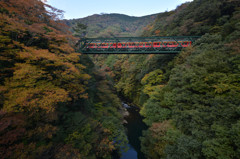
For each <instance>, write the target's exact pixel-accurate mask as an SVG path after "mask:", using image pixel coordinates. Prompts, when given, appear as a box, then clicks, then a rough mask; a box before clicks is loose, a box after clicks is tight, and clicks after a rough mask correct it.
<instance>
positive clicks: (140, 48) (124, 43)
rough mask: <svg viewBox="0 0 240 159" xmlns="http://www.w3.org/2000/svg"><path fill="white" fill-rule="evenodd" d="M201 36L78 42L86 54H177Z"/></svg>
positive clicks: (82, 51) (87, 39)
mask: <svg viewBox="0 0 240 159" xmlns="http://www.w3.org/2000/svg"><path fill="white" fill-rule="evenodd" d="M198 38H199V36H175V37H119V38H85V39H81V40H79V42H78V51H79V52H81V53H84V54H176V53H178V52H179V51H181V50H182V48H185V47H188V46H191V45H192V43H193V42H194V41H195V40H197V39H198Z"/></svg>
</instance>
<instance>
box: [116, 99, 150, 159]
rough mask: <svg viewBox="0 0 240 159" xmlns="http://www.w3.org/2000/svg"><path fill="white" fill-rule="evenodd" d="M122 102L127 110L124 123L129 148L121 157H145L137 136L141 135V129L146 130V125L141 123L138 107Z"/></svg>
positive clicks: (128, 158)
mask: <svg viewBox="0 0 240 159" xmlns="http://www.w3.org/2000/svg"><path fill="white" fill-rule="evenodd" d="M122 104H123V106H124V107H125V108H126V109H127V111H128V112H129V115H128V116H126V117H125V120H126V121H127V123H125V124H124V126H125V127H126V129H127V136H128V141H129V144H128V146H129V150H128V151H127V152H123V154H122V157H121V159H145V157H144V154H143V153H142V152H141V142H140V139H139V137H140V136H142V131H143V130H146V129H147V126H146V124H144V123H143V121H142V120H143V117H142V116H141V115H140V114H139V110H140V109H139V108H137V107H134V106H129V105H127V104H125V103H122Z"/></svg>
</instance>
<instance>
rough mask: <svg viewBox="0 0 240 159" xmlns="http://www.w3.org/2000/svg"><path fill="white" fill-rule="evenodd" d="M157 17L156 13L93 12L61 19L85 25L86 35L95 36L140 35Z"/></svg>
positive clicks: (70, 24) (69, 24) (69, 22)
mask: <svg viewBox="0 0 240 159" xmlns="http://www.w3.org/2000/svg"><path fill="white" fill-rule="evenodd" d="M156 17H157V14H154V15H148V16H143V17H133V16H127V15H124V14H94V15H91V16H88V17H85V18H80V19H72V20H63V22H64V23H66V24H67V25H68V26H71V27H73V28H74V27H76V26H77V24H79V23H80V24H84V25H86V26H87V29H86V36H87V37H88V38H96V37H105V38H109V37H129V36H140V35H141V34H142V32H143V29H144V28H145V27H146V26H147V25H148V24H149V23H151V22H153V21H154V20H155V19H156Z"/></svg>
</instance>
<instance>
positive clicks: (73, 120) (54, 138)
mask: <svg viewBox="0 0 240 159" xmlns="http://www.w3.org/2000/svg"><path fill="white" fill-rule="evenodd" d="M61 15H62V11H60V10H58V9H56V8H53V7H51V6H49V5H47V4H44V3H43V2H42V1H39V0H1V1H0V26H1V30H0V41H1V43H0V50H1V52H0V92H1V94H0V95H1V96H0V108H1V110H0V156H1V157H0V158H2V159H7V158H12V159H13V158H16V159H19V158H22V159H28V158H41V159H43V158H44V159H47V158H57V159H64V158H66V159H69V158H83V159H84V158H86V159H91V158H93V159H94V158H111V156H112V153H113V151H115V150H119V149H120V148H121V149H123V148H124V147H125V146H126V144H127V137H126V135H125V130H124V127H123V125H122V115H121V114H120V113H119V111H120V110H121V102H120V100H119V98H118V97H117V96H116V95H115V93H114V92H113V91H114V90H113V89H112V88H111V85H110V84H109V83H108V82H107V80H105V77H104V73H102V72H100V71H98V70H95V66H94V64H93V63H92V62H91V60H90V59H89V58H88V57H87V56H84V55H81V54H79V53H76V52H75V50H74V47H73V46H74V44H75V42H76V38H74V37H73V36H72V35H71V33H70V32H68V28H66V26H64V25H63V24H62V23H60V22H59V18H61Z"/></svg>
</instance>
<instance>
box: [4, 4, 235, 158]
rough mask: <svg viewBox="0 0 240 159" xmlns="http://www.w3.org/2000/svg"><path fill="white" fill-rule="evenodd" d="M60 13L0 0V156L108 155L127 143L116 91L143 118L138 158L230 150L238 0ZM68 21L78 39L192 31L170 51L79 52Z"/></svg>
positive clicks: (225, 154)
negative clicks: (81, 28) (183, 44)
mask: <svg viewBox="0 0 240 159" xmlns="http://www.w3.org/2000/svg"><path fill="white" fill-rule="evenodd" d="M62 14H63V13H62V11H61V10H58V9H56V8H54V7H52V6H49V5H47V4H45V3H44V2H42V1H40V0H1V1H0V26H1V28H0V109H1V110H0V156H1V158H4V159H8V158H11V159H15V158H16V159H17V158H24V159H28V158H44V159H45V158H46V159H47V158H56V159H65V158H66V159H68V158H76V159H77V158H83V159H94V158H112V157H113V155H112V154H113V153H114V152H117V151H118V152H120V151H119V150H121V151H122V150H123V149H125V148H126V147H127V146H126V145H127V142H128V141H127V136H126V133H125V129H124V126H123V115H122V114H121V111H122V105H121V100H120V99H119V96H121V97H123V98H125V99H127V100H128V101H129V102H131V103H134V105H136V106H138V107H139V108H140V109H141V111H140V113H141V115H142V116H144V117H145V118H144V122H145V123H146V124H147V126H148V129H147V130H146V131H144V133H143V136H142V137H141V149H142V152H143V153H144V154H145V156H146V158H149V159H160V158H163V159H200V158H207V159H215V158H216V159H238V158H240V157H239V156H240V45H239V43H240V1H239V0H211V1H209V0H194V1H193V2H188V3H184V4H182V5H180V6H178V7H177V8H176V9H175V10H172V11H169V12H164V13H160V14H158V15H150V16H145V17H142V18H134V17H128V16H125V15H118V14H113V15H111V14H109V15H108V14H104V15H93V16H90V17H87V18H88V20H86V19H87V18H86V19H80V20H79V19H77V20H62V19H61V16H62ZM90 19H92V20H90ZM99 19H104V20H106V21H104V24H103V23H101V22H102V20H101V21H99ZM78 22H79V24H80V23H82V24H85V25H87V26H88V27H87V34H86V36H87V37H113V36H138V35H141V36H176V35H198V36H201V38H200V39H199V40H197V41H196V42H195V43H194V45H193V46H191V47H188V48H185V49H183V50H182V51H181V52H180V53H179V54H177V55H160V54H158V55H93V56H87V55H82V54H81V53H77V51H76V50H75V44H76V42H77V40H78V38H76V37H74V36H73V35H76V32H74V31H75V30H76V29H75V30H74V28H76V26H77V25H78ZM107 22H109V24H110V25H109V24H108V23H107ZM66 24H67V25H68V26H70V27H71V28H68V26H67V25H66ZM90 24H91V25H90ZM70 31H73V35H72V33H71V32H70Z"/></svg>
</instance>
